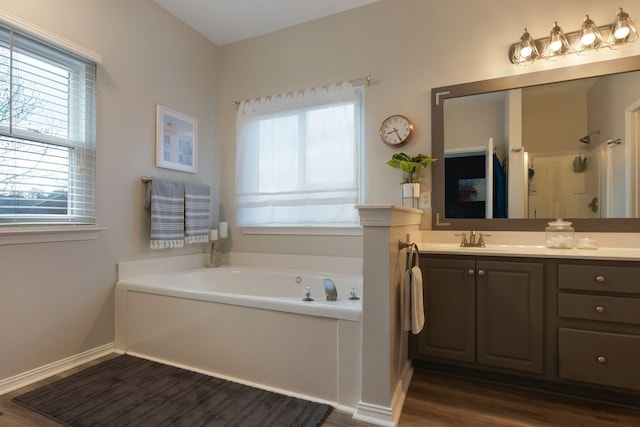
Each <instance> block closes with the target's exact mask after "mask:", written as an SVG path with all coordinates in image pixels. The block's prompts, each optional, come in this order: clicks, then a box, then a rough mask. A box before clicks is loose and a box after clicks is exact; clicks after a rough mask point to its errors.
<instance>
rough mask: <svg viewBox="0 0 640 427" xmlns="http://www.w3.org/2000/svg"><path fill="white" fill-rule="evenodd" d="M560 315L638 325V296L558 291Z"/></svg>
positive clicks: (639, 314)
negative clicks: (612, 295)
mask: <svg viewBox="0 0 640 427" xmlns="http://www.w3.org/2000/svg"><path fill="white" fill-rule="evenodd" d="M558 314H559V315H560V317H569V318H574V319H589V320H601V321H603V322H615V323H628V324H631V325H640V298H624V297H608V296H601V295H578V294H567V293H563V292H560V294H559V295H558Z"/></svg>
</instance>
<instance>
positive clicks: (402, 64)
mask: <svg viewBox="0 0 640 427" xmlns="http://www.w3.org/2000/svg"><path fill="white" fill-rule="evenodd" d="M618 6H622V7H623V8H624V10H625V11H626V12H628V13H629V14H630V15H631V16H632V17H634V16H640V4H638V2H637V1H634V0H621V1H619V2H618V3H615V4H611V3H610V2H603V1H600V0H570V1H562V2H558V1H555V0H540V1H538V2H536V3H535V5H532V4H531V3H530V2H525V1H513V0H487V1H469V0H447V1H443V0H382V1H380V2H377V3H374V4H371V5H368V6H364V7H362V8H359V9H355V10H352V11H349V12H345V13H342V14H339V15H335V16H330V17H327V18H324V19H320V20H317V21H314V22H311V23H307V24H302V25H299V26H297V27H293V28H289V29H285V30H282V31H278V32H275V33H272V34H269V35H266V36H262V37H258V38H254V39H251V40H247V41H243V42H239V43H235V44H231V45H228V46H224V47H223V48H222V49H221V72H220V139H221V145H220V156H221V170H220V172H221V181H222V182H224V183H225V185H224V186H223V187H222V189H221V206H222V207H223V215H224V216H225V218H226V219H228V220H229V222H230V223H231V226H232V229H231V233H232V235H233V248H234V250H241V251H247V252H252V251H255V252H280V253H289V252H296V253H306V254H314V253H321V254H331V255H350V256H359V255H361V253H362V248H361V243H360V239H359V238H347V237H342V238H335V237H334V238H329V237H318V238H315V237H305V238H299V237H272V236H251V235H240V233H238V231H237V230H236V229H235V227H234V226H233V225H234V219H233V199H234V185H233V182H234V176H235V167H234V160H235V157H234V150H235V147H234V140H235V121H234V117H235V110H234V109H233V108H232V106H231V103H232V102H233V101H236V100H242V99H249V98H254V97H261V96H266V95H270V94H274V93H279V92H283V91H287V90H293V89H302V88H306V87H312V86H316V85H323V84H329V83H332V82H338V81H343V80H349V79H353V78H357V77H361V76H365V75H367V74H372V75H374V76H375V80H374V82H373V84H372V85H371V87H369V88H368V89H367V90H366V93H365V127H366V129H365V144H364V146H365V157H366V161H365V169H366V180H365V185H366V203H395V204H400V203H401V198H400V190H399V188H398V182H399V181H400V176H399V173H398V171H397V170H395V169H392V168H390V167H388V166H387V165H386V164H385V163H386V161H387V160H388V159H389V158H391V155H392V154H393V153H394V152H396V151H395V150H393V149H392V148H389V147H387V146H385V145H384V144H382V143H381V142H380V140H379V138H378V135H377V132H378V128H379V126H380V123H381V122H382V120H384V118H385V117H387V116H389V115H391V114H394V113H402V114H405V115H407V116H408V117H410V118H411V119H413V120H414V122H415V125H416V134H415V136H414V138H413V140H412V141H411V142H410V143H409V145H407V146H405V147H403V148H402V150H403V151H406V152H408V153H413V154H415V153H419V152H424V153H427V154H431V140H430V139H431V138H430V132H431V129H430V90H431V88H433V87H439V86H445V85H450V84H455V83H462V82H469V81H476V80H483V79H489V78H495V77H503V76H508V75H513V74H517V73H527V72H534V71H540V70H547V69H552V68H559V67H566V66H570V65H576V64H579V63H584V62H590V61H601V60H606V59H612V58H616V57H619V56H630V55H637V54H639V53H640V43H635V44H634V45H632V46H629V47H627V48H624V49H622V50H619V51H609V50H607V49H603V50H601V51H599V52H597V53H595V54H593V55H590V56H586V57H581V56H578V55H571V56H570V57H567V58H565V59H563V60H562V61H558V62H555V63H546V62H545V61H539V62H538V63H536V64H534V65H533V66H529V67H516V66H514V65H512V64H511V63H510V62H509V61H508V58H507V57H508V54H507V52H508V49H509V46H510V45H511V44H512V43H514V42H516V41H517V40H518V39H519V37H520V35H521V34H522V30H523V28H524V27H525V26H526V27H527V28H528V30H529V32H530V33H531V34H532V35H534V37H543V36H546V35H547V34H548V33H549V31H550V30H551V26H552V25H553V22H554V21H555V20H557V21H558V23H559V24H560V25H561V26H562V27H563V29H564V30H565V31H567V32H570V31H575V30H577V29H578V28H579V26H580V24H581V23H582V19H583V17H584V14H586V13H589V16H590V17H591V18H592V19H594V20H595V21H596V23H599V24H600V25H603V24H605V23H611V22H612V21H613V18H614V16H615V13H616V8H617V7H618ZM638 19H640V18H638ZM638 19H636V20H638Z"/></svg>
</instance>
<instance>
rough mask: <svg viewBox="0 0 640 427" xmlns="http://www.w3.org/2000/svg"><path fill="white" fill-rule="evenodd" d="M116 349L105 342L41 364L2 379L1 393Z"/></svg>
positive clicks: (0, 383)
mask: <svg viewBox="0 0 640 427" xmlns="http://www.w3.org/2000/svg"><path fill="white" fill-rule="evenodd" d="M113 351H114V345H113V343H109V344H105V345H103V346H100V347H96V348H93V349H91V350H87V351H85V352H82V353H79V354H76V355H73V356H70V357H67V358H65V359H62V360H58V361H56V362H53V363H49V364H48V365H44V366H40V367H39V368H36V369H32V370H30V371H27V372H23V373H21V374H18V375H15V376H13V377H9V378H6V379H3V380H0V395H3V394H5V393H9V392H10V391H13V390H16V389H19V388H21V387H24V386H27V385H29V384H33V383H35V382H37V381H40V380H43V379H45V378H48V377H50V376H53V375H57V374H59V373H60V372H64V371H66V370H69V369H71V368H75V367H76V366H80V365H82V364H83V363H87V362H90V361H92V360H95V359H98V358H100V357H103V356H107V355H109V354H111V353H113Z"/></svg>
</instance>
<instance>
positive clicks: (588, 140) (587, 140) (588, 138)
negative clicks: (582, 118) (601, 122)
mask: <svg viewBox="0 0 640 427" xmlns="http://www.w3.org/2000/svg"><path fill="white" fill-rule="evenodd" d="M596 133H597V134H600V131H599V130H595V131H593V132H591V133H590V134H589V135H587V136H583V137H582V138H580V142H582V143H583V144H591V135H594V134H596Z"/></svg>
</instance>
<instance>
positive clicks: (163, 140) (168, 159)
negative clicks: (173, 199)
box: [156, 104, 198, 173]
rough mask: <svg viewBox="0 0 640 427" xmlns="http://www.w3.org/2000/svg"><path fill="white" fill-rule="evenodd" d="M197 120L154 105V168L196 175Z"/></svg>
mask: <svg viewBox="0 0 640 427" xmlns="http://www.w3.org/2000/svg"><path fill="white" fill-rule="evenodd" d="M197 166H198V120H197V119H196V118H194V117H191V116H188V115H186V114H183V113H180V112H178V111H174V110H172V109H170V108H167V107H165V106H162V105H159V104H158V105H156V167H159V168H166V169H174V170H178V171H182V172H190V173H196V172H197Z"/></svg>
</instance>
